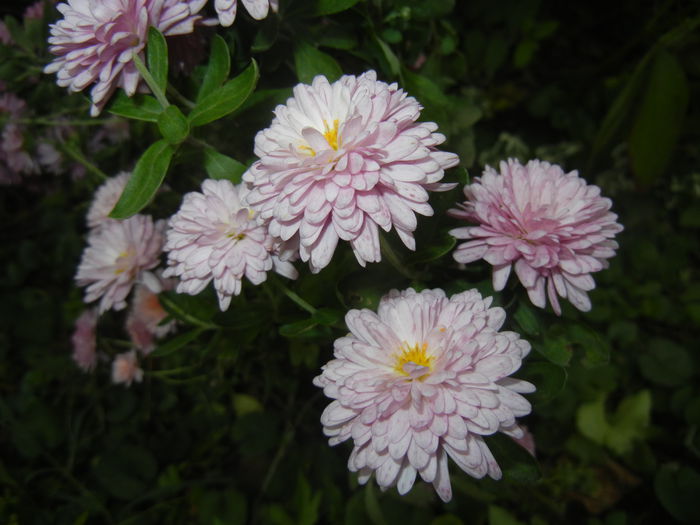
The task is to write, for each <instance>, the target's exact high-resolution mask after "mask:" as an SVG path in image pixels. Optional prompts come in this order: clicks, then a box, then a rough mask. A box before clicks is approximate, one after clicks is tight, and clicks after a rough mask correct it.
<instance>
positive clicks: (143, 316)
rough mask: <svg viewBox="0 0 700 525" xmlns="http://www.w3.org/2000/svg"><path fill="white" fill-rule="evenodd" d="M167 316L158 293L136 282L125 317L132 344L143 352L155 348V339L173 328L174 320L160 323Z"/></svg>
mask: <svg viewBox="0 0 700 525" xmlns="http://www.w3.org/2000/svg"><path fill="white" fill-rule="evenodd" d="M167 316H168V313H167V312H166V311H165V309H164V308H163V306H162V305H161V304H160V300H159V299H158V294H157V293H155V292H154V291H152V290H151V289H150V288H149V287H148V286H146V285H144V284H138V285H137V286H136V290H135V291H134V296H133V298H132V301H131V310H130V311H129V315H128V316H127V318H126V330H127V332H128V333H129V336H130V337H131V342H132V343H133V344H134V346H135V347H136V348H137V349H138V350H140V351H141V352H143V353H144V354H148V353H150V352H151V351H152V350H153V349H154V348H155V340H156V339H160V338H161V337H164V336H165V335H167V334H168V333H169V332H171V331H173V330H174V329H175V321H170V322H168V323H166V324H161V321H163V320H164V319H165V318H166V317H167Z"/></svg>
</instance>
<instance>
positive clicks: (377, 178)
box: [243, 71, 459, 272]
mask: <svg viewBox="0 0 700 525" xmlns="http://www.w3.org/2000/svg"><path fill="white" fill-rule="evenodd" d="M421 109H422V108H421V106H420V104H419V103H418V101H416V99H414V98H413V97H408V96H407V95H406V93H404V92H403V91H402V90H400V89H399V88H398V86H397V85H396V84H391V85H389V84H386V83H384V82H380V81H378V80H377V75H376V73H375V72H374V71H369V72H367V73H365V74H363V75H361V76H359V77H355V76H344V77H342V78H341V79H340V80H338V81H337V82H333V83H332V84H331V83H330V82H328V80H327V79H326V78H325V77H322V76H318V77H316V78H315V79H314V81H313V83H312V84H311V85H310V86H309V85H304V84H300V85H298V86H296V87H295V88H294V97H293V98H290V99H289V100H288V101H287V104H286V105H280V106H277V108H276V109H275V118H274V119H273V121H272V124H271V126H270V127H269V128H267V129H265V130H263V131H260V132H259V133H258V134H257V136H256V137H255V154H256V155H257V156H258V157H259V158H260V160H258V161H256V162H255V163H254V164H253V165H252V166H251V168H250V169H249V170H248V171H247V172H246V173H245V174H244V176H243V180H244V181H245V182H246V183H248V185H249V187H250V189H251V193H250V195H249V196H248V201H249V202H250V205H251V207H252V208H253V209H254V210H256V211H257V212H259V213H260V217H261V218H262V220H263V221H265V222H266V223H267V224H269V228H270V233H271V234H272V235H274V236H275V237H279V238H281V239H282V240H284V241H296V242H298V245H299V254H300V256H301V259H302V260H303V261H309V264H310V266H311V271H313V272H318V271H320V270H321V269H322V268H323V267H325V266H326V265H327V264H328V263H329V262H330V260H331V258H332V256H333V253H334V252H335V248H336V246H337V244H338V240H341V239H342V240H345V241H348V242H349V243H350V246H351V247H352V250H353V252H354V253H355V256H356V258H357V260H358V262H359V263H360V264H361V265H363V266H364V265H365V263H366V262H377V261H379V260H380V259H381V253H380V247H379V229H380V228H381V229H383V230H385V231H389V230H391V229H392V227H393V228H394V229H395V230H396V232H397V233H398V235H399V237H400V238H401V240H402V241H403V243H404V244H405V245H406V246H407V247H408V248H409V249H411V250H414V249H415V240H414V238H413V232H414V231H415V229H416V226H417V220H416V214H420V215H432V214H433V209H432V207H431V206H430V204H429V203H428V191H444V190H448V189H451V188H453V187H454V185H453V184H443V183H440V180H442V177H443V175H444V170H445V169H447V168H450V167H452V166H455V165H456V164H457V163H458V161H459V159H458V158H457V155H455V154H454V153H447V152H443V151H438V149H437V146H438V145H440V144H442V143H443V142H444V141H445V137H444V136H443V135H442V134H440V133H437V132H436V131H437V125H436V124H435V123H433V122H416V120H417V119H418V117H419V116H420V112H421Z"/></svg>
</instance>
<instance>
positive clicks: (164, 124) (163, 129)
mask: <svg viewBox="0 0 700 525" xmlns="http://www.w3.org/2000/svg"><path fill="white" fill-rule="evenodd" d="M158 129H159V130H160V133H161V135H163V138H164V139H165V140H167V141H168V142H169V143H170V144H180V143H181V142H182V141H184V140H185V139H186V138H187V136H188V135H189V133H190V124H189V122H187V118H185V115H183V114H182V111H180V109H179V108H178V107H177V106H172V105H170V106H168V107H167V108H165V109H164V110H163V112H162V113H161V114H160V115H158Z"/></svg>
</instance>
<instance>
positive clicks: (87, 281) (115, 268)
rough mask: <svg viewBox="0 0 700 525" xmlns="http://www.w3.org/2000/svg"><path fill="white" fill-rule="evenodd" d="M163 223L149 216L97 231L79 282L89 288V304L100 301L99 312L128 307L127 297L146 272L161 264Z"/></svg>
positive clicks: (90, 239)
mask: <svg viewBox="0 0 700 525" xmlns="http://www.w3.org/2000/svg"><path fill="white" fill-rule="evenodd" d="M162 230H163V223H162V221H159V222H157V223H155V224H154V223H153V220H152V219H151V217H150V216H148V215H134V216H133V217H130V218H128V219H126V220H123V221H107V222H105V223H103V225H102V226H101V227H100V228H98V229H95V230H93V232H92V233H91V234H90V236H89V237H88V246H87V247H86V248H85V251H84V252H83V257H82V259H81V261H80V265H79V266H78V272H77V273H76V276H75V280H76V282H77V283H78V285H79V286H87V289H86V290H85V302H86V303H90V302H92V301H96V300H98V299H99V300H100V304H99V312H100V313H102V312H104V311H105V310H109V309H110V308H114V309H115V310H121V309H123V308H124V307H126V297H127V295H129V292H130V291H131V288H132V286H133V285H134V283H135V282H136V281H137V280H138V279H139V278H141V274H142V273H144V272H145V271H146V270H150V269H152V268H155V267H156V266H157V265H158V263H159V262H160V254H161V250H162V247H163V233H162Z"/></svg>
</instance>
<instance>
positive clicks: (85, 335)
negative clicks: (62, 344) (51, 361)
mask: <svg viewBox="0 0 700 525" xmlns="http://www.w3.org/2000/svg"><path fill="white" fill-rule="evenodd" d="M97 317H98V314H97V310H96V309H94V308H90V309H88V310H85V311H84V312H83V313H82V314H80V317H78V319H76V321H75V330H74V331H73V335H72V336H71V343H73V361H75V364H76V365H78V366H79V367H80V369H81V370H83V372H91V371H92V370H94V368H95V365H97V352H96V348H97V337H96V335H95V328H96V327H97Z"/></svg>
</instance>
